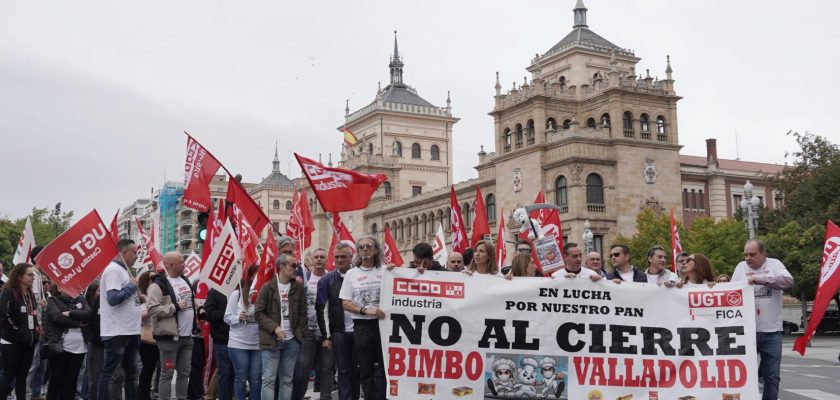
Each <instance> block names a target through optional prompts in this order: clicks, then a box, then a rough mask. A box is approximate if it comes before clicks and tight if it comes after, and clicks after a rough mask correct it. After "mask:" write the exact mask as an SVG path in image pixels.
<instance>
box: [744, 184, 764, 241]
mask: <svg viewBox="0 0 840 400" xmlns="http://www.w3.org/2000/svg"><path fill="white" fill-rule="evenodd" d="M759 205H761V199H759V198H758V196H753V185H752V183H750V181H747V183H745V184H744V199H743V200H741V209H742V210H746V212H747V215H746V217H747V222H746V223H747V230H748V231H749V233H750V239H755V227H756V225H758V206H759Z"/></svg>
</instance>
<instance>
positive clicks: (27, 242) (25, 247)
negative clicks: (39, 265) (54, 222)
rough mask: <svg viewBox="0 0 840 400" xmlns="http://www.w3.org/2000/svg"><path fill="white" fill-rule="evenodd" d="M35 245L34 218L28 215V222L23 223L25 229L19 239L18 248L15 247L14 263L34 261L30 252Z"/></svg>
mask: <svg viewBox="0 0 840 400" xmlns="http://www.w3.org/2000/svg"><path fill="white" fill-rule="evenodd" d="M34 247H35V233H33V232H32V220H30V218H29V217H26V224H24V225H23V231H22V232H21V233H20V239H19V240H18V245H17V249H15V256H14V257H13V258H12V264H13V265H18V264H20V263H32V259H31V258H30V257H29V252H31V251H32V249H33V248H34Z"/></svg>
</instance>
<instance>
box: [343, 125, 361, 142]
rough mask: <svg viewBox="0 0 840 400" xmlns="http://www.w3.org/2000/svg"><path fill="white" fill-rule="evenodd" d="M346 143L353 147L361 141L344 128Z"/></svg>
mask: <svg viewBox="0 0 840 400" xmlns="http://www.w3.org/2000/svg"><path fill="white" fill-rule="evenodd" d="M343 131H344V143H345V144H347V145H348V146H352V145H354V144H356V143H359V139H356V135H354V134H353V132H351V131H350V130H349V129H347V128H344V129H343Z"/></svg>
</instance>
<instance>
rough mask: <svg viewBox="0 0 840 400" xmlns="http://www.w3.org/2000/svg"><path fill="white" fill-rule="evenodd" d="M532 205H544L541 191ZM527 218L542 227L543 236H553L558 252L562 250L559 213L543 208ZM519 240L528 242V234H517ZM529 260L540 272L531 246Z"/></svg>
mask: <svg viewBox="0 0 840 400" xmlns="http://www.w3.org/2000/svg"><path fill="white" fill-rule="evenodd" d="M534 204H545V194H543V191H542V189H540V192H539V193H537V198H536V199H534ZM529 216H530V217H531V218H533V219H536V220H537V221H538V222H539V223H540V226H542V232H543V235H549V234H551V235H554V240H556V241H557V247H558V248H560V250H561V251H562V250H563V227H562V225H560V212H559V211H557V210H552V209H547V208H543V209H540V210H536V211H531V213H530V214H529ZM519 238H520V239H522V240H528V241H530V239H528V232H527V231H525V232H522V233H520V234H519ZM531 258H533V259H534V263H536V264H537V269H539V270H540V272H542V265H541V264H540V260H539V257H537V252H536V249H534V246H533V245H532V246H531Z"/></svg>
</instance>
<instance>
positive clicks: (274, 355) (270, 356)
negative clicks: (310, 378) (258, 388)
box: [261, 338, 300, 400]
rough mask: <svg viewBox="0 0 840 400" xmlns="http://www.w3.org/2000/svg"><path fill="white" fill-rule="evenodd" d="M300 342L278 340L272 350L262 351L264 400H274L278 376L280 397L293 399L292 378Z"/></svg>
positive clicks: (295, 340)
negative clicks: (278, 375)
mask: <svg viewBox="0 0 840 400" xmlns="http://www.w3.org/2000/svg"><path fill="white" fill-rule="evenodd" d="M299 350H300V342H298V340H297V339H294V338H293V339H292V340H284V341H280V340H278V341H277V343H276V344H275V345H274V348H273V349H271V350H261V356H262V399H263V400H273V399H274V387H275V382H276V380H277V374H278V372H279V374H280V382H276V383H277V386H278V389H277V391H278V395H279V398H281V399H291V398H292V376H293V375H294V373H295V364H296V363H297V357H298V351H299Z"/></svg>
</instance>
